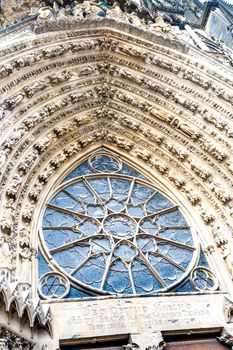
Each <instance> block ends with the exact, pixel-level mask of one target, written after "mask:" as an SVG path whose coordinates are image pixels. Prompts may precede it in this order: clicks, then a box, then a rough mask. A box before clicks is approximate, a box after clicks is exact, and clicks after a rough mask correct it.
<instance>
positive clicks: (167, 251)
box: [157, 243, 193, 268]
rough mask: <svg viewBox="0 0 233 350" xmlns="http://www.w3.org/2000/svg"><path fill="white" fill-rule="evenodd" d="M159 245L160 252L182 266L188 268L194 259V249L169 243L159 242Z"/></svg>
mask: <svg viewBox="0 0 233 350" xmlns="http://www.w3.org/2000/svg"><path fill="white" fill-rule="evenodd" d="M157 245H158V251H159V252H160V253H162V254H163V255H165V256H166V257H168V258H170V259H171V260H173V261H174V262H175V263H177V264H179V265H181V266H182V267H184V268H187V266H188V265H189V263H190V261H191V259H192V255H193V252H192V251H190V250H187V249H184V248H179V247H177V246H175V245H172V244H168V243H157Z"/></svg>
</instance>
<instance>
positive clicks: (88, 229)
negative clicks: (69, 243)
mask: <svg viewBox="0 0 233 350" xmlns="http://www.w3.org/2000/svg"><path fill="white" fill-rule="evenodd" d="M77 229H78V230H80V231H81V232H82V233H83V235H84V236H91V235H94V234H96V233H97V232H98V231H99V226H98V225H97V223H96V222H93V220H91V219H89V218H88V219H84V220H82V221H81V222H80V223H79V225H77Z"/></svg>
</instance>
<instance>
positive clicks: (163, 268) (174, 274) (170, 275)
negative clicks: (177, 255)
mask: <svg viewBox="0 0 233 350" xmlns="http://www.w3.org/2000/svg"><path fill="white" fill-rule="evenodd" d="M148 258H149V261H150V262H151V264H152V265H153V266H154V267H155V268H156V270H157V272H158V273H159V276H160V277H161V278H162V280H163V281H164V282H165V283H166V284H167V285H170V284H172V283H174V282H176V281H177V280H178V279H179V278H180V277H181V276H182V274H183V271H182V270H180V269H179V268H178V267H176V266H174V265H173V264H171V263H169V262H168V261H167V260H166V259H164V258H162V257H161V256H159V255H153V254H149V257H148Z"/></svg>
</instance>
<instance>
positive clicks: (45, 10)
mask: <svg viewBox="0 0 233 350" xmlns="http://www.w3.org/2000/svg"><path fill="white" fill-rule="evenodd" d="M52 17H53V10H52V9H51V7H49V6H47V5H46V2H45V1H42V2H41V4H40V9H39V10H38V16H37V19H38V20H47V19H51V18H52Z"/></svg>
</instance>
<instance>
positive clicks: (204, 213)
mask: <svg viewBox="0 0 233 350" xmlns="http://www.w3.org/2000/svg"><path fill="white" fill-rule="evenodd" d="M200 215H201V217H202V219H203V220H204V222H205V223H206V224H209V223H210V222H212V221H213V220H215V217H214V215H213V214H212V213H211V212H210V211H209V210H208V209H205V208H203V207H200Z"/></svg>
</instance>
